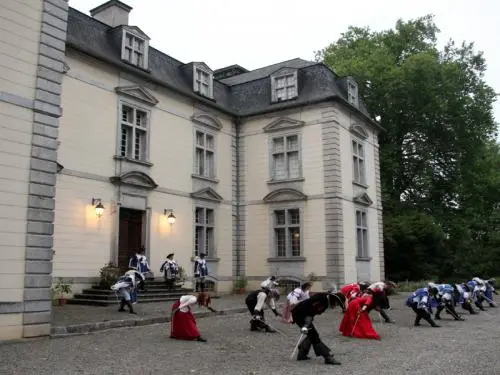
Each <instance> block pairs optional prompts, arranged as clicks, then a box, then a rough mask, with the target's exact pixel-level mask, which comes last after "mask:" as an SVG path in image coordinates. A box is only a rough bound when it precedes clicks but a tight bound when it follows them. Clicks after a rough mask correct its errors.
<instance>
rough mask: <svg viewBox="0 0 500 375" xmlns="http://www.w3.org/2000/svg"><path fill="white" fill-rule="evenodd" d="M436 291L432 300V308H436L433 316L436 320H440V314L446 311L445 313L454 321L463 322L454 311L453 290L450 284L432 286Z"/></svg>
mask: <svg viewBox="0 0 500 375" xmlns="http://www.w3.org/2000/svg"><path fill="white" fill-rule="evenodd" d="M434 285H435V287H436V288H437V290H438V293H437V294H436V295H435V296H434V297H433V298H432V302H431V304H432V306H433V307H436V308H437V309H436V315H435V316H434V317H435V318H436V319H437V320H440V319H441V316H440V314H441V312H442V311H443V310H444V309H446V312H447V313H448V314H450V315H451V316H452V317H453V318H454V319H455V320H464V319H463V318H461V317H460V316H459V315H458V314H457V312H456V311H455V300H454V294H455V288H453V286H452V285H450V284H437V285H436V284H434Z"/></svg>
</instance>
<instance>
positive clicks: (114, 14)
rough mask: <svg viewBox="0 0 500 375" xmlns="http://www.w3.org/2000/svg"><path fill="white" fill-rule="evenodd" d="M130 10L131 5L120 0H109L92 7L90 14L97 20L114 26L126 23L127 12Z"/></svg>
mask: <svg viewBox="0 0 500 375" xmlns="http://www.w3.org/2000/svg"><path fill="white" fill-rule="evenodd" d="M131 10H132V7H130V6H128V5H127V4H124V3H122V2H121V1H118V0H110V1H107V2H105V3H104V4H101V5H99V6H98V7H95V8H94V9H92V10H91V11H90V15H91V16H92V17H94V18H95V19H96V20H98V21H101V22H104V23H105V24H107V25H109V26H111V27H116V26H121V25H128V14H129V13H130V11H131Z"/></svg>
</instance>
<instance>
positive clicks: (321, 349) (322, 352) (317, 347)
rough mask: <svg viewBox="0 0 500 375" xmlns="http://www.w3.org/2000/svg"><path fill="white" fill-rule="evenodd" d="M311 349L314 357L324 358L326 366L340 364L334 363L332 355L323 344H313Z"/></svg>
mask: <svg viewBox="0 0 500 375" xmlns="http://www.w3.org/2000/svg"><path fill="white" fill-rule="evenodd" d="M313 348H314V353H315V354H316V356H318V357H319V356H322V357H323V358H325V364H326V365H340V362H339V361H336V360H335V358H334V357H333V354H332V353H331V352H330V349H329V348H328V346H326V345H325V344H323V343H322V342H321V341H320V342H319V343H317V344H314V345H313Z"/></svg>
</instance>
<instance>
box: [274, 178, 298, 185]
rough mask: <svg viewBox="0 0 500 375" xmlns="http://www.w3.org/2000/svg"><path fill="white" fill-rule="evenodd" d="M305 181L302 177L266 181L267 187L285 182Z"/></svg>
mask: <svg viewBox="0 0 500 375" xmlns="http://www.w3.org/2000/svg"><path fill="white" fill-rule="evenodd" d="M303 181H305V178H304V177H298V178H286V179H283V180H269V181H267V184H268V185H276V184H286V183H287V182H288V183H290V182H303Z"/></svg>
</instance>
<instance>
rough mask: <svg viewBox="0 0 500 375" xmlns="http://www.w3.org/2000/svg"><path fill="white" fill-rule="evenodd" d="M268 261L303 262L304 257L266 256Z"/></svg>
mask: <svg viewBox="0 0 500 375" xmlns="http://www.w3.org/2000/svg"><path fill="white" fill-rule="evenodd" d="M267 261H268V262H269V263H273V262H305V261H306V257H272V258H267Z"/></svg>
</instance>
